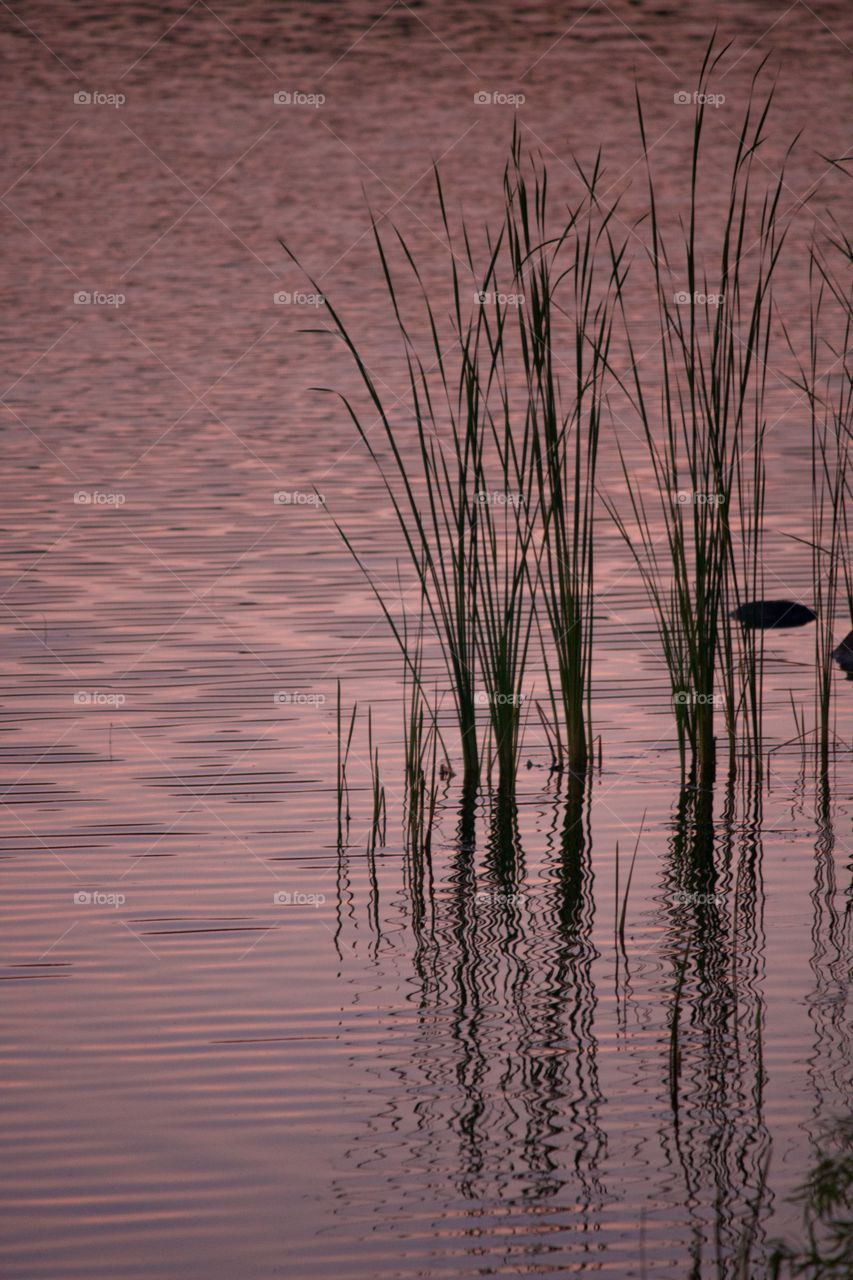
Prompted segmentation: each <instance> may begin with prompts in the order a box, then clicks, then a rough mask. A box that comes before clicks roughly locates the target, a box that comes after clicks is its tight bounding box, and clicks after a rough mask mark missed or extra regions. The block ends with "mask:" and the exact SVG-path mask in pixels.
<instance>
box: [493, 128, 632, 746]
mask: <svg viewBox="0 0 853 1280" xmlns="http://www.w3.org/2000/svg"><path fill="white" fill-rule="evenodd" d="M512 159H513V163H512V166H511V169H509V170H508V172H507V187H506V201H507V233H508V242H509V247H510V253H511V258H512V264H513V273H514V278H515V280H516V282H517V285H518V287H519V288H520V289H523V292H524V295H525V299H526V306H525V308H524V310H523V311H520V312H519V316H518V325H519V345H520V350H521V357H522V362H523V368H524V374H525V379H526V387H527V414H528V418H529V423H530V439H531V447H532V458H531V461H532V466H533V470H534V474H535V482H536V495H537V504H538V507H539V511H540V515H541V522H542V551H541V555H540V559H539V561H538V562H537V569H538V575H537V587H538V588H539V590H538V592H537V595H538V597H539V598H541V599H542V601H543V602H544V609H545V613H546V615H547V619H548V623H549V628H550V638H551V644H552V647H553V653H554V655H555V657H556V663H557V671H558V675H559V694H560V702H561V709H562V715H563V722H564V728H565V738H566V752H567V756H568V762H569V767H570V768H572V769H574V770H575V771H583V770H584V769H585V768H586V764H587V759H588V756H589V749H590V730H589V721H590V707H589V704H590V687H591V668H592V639H593V591H594V540H595V501H596V468H597V462H598V447H599V440H600V434H601V425H602V418H603V413H604V403H605V389H606V375H607V371H608V361H609V353H610V344H611V337H612V330H613V316H614V311H615V306H616V299H617V297H618V295H619V290H620V288H621V285H622V283H623V282H624V277H625V271H624V267H623V260H624V254H625V244H624V243H623V244H622V245H621V246H620V247H619V248H614V246H613V242H612V240H610V239H609V228H610V224H611V220H612V218H613V216H614V214H615V212H616V208H617V205H618V200H617V201H614V202H613V203H612V204H611V205H610V206H609V207H607V206H604V205H603V204H602V203H601V201H600V200H599V197H598V187H599V184H600V181H601V154H600V153H599V154H598V155H597V156H596V159H595V163H594V165H593V167H592V170H591V172H589V173H588V174H587V173H585V172H584V171H583V170H582V169H581V168H580V167H579V166H578V173H579V175H580V177H581V179H582V181H583V183H584V186H585V189H586V196H585V198H584V199H583V200H582V201H581V203H579V204H578V205H577V206H576V207H575V208H573V209H570V210H569V212H568V218H567V220H566V221H565V223H564V225H563V226H562V228H561V229H560V231H559V233H557V234H554V233H553V232H552V231H551V218H550V216H549V211H548V174H547V170H546V169H545V168H544V167H541V166H537V165H533V166H532V174H531V180H530V183H528V181H527V179H526V177H525V174H524V169H523V165H522V157H521V150H520V146H519V142H518V137H517V135H516V136H515V137H514V139H513V156H512ZM510 178H511V180H512V185H510V182H509V179H510ZM608 246H609V248H610V253H608ZM564 280H568V281H569V287H568V294H569V296H568V298H566V299H565V302H564V300H563V297H562V290H561V285H562V284H563V281H564ZM566 307H568V308H569V310H568V311H567V310H566ZM563 317H566V318H567V321H568V322H567V324H565V325H564V324H562V323H561V322H562V320H563ZM563 342H565V348H566V358H563V356H561V355H559V354H558V347H560V348H561V347H562V344H563ZM562 371H565V373H564V374H563V376H562V377H561V372H562ZM563 383H567V384H568V390H567V392H566V393H565V394H564V391H563ZM546 669H547V654H546ZM549 688H550V684H549ZM557 742H558V744H559V746H560V750H562V743H561V742H560V739H559V735H558V736H557Z"/></svg>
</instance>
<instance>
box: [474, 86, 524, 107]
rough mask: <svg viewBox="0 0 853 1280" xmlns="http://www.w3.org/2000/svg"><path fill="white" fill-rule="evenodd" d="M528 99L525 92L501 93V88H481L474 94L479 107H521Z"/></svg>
mask: <svg viewBox="0 0 853 1280" xmlns="http://www.w3.org/2000/svg"><path fill="white" fill-rule="evenodd" d="M526 101H527V98H526V97H525V95H524V94H523V93H501V92H500V90H493V89H480V90H479V92H478V93H475V94H474V105H475V106H477V107H495V106H497V107H521V106H523V105H524V103H525V102H526Z"/></svg>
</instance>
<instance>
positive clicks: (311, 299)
mask: <svg viewBox="0 0 853 1280" xmlns="http://www.w3.org/2000/svg"><path fill="white" fill-rule="evenodd" d="M272 300H273V302H274V303H275V305H276V306H277V307H322V306H325V303H326V299H325V298H324V297H323V295H322V293H299V292H298V291H297V292H296V293H287V292H286V291H284V290H279V292H278V293H274V294H273V296H272Z"/></svg>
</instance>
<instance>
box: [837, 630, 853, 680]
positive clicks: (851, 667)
mask: <svg viewBox="0 0 853 1280" xmlns="http://www.w3.org/2000/svg"><path fill="white" fill-rule="evenodd" d="M832 656H833V658H834V659H835V661H836V662H837V663H838V665H839V667H840V668H841V670H842V671H846V672H847V674H848V675H850V676H853V631H848V632H847V635H846V636H845V637H844V639H843V640H842V641H841V644H840V645H839V646H838V648H837V649H833V651H832Z"/></svg>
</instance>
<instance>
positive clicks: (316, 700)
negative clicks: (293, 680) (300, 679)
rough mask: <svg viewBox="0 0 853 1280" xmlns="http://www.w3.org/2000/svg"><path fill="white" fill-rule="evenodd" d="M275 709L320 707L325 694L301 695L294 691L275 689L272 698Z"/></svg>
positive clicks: (324, 699) (323, 701)
mask: <svg viewBox="0 0 853 1280" xmlns="http://www.w3.org/2000/svg"><path fill="white" fill-rule="evenodd" d="M272 700H273V705H274V706H276V707H322V706H323V704H324V703H325V701H326V695H325V693H301V692H299V691H298V690H295V689H277V690H276V692H275V693H274V694H273V696H272Z"/></svg>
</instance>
